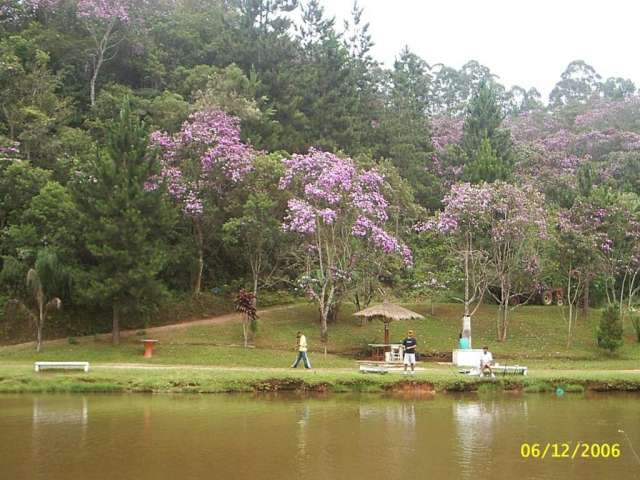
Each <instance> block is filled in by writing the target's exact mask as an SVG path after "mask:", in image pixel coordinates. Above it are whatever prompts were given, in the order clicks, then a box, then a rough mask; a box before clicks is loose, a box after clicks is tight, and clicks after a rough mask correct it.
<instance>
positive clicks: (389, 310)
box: [354, 302, 424, 321]
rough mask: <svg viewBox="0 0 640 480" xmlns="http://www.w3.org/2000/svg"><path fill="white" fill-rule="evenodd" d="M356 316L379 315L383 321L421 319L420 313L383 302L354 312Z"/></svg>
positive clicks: (372, 316)
mask: <svg viewBox="0 0 640 480" xmlns="http://www.w3.org/2000/svg"><path fill="white" fill-rule="evenodd" d="M354 315H355V316H356V317H365V318H375V317H380V318H382V319H384V320H385V321H390V320H412V319H422V318H424V317H423V316H422V315H420V314H419V313H416V312H412V311H411V310H408V309H406V308H404V307H401V306H400V305H396V304H395V303H389V302H384V303H381V304H379V305H374V306H373V307H369V308H365V309H364V310H360V311H359V312H356V313H354Z"/></svg>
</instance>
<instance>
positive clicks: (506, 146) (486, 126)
mask: <svg viewBox="0 0 640 480" xmlns="http://www.w3.org/2000/svg"><path fill="white" fill-rule="evenodd" d="M502 120H503V113H502V110H501V107H500V104H499V102H498V96H497V95H496V92H495V91H494V89H493V88H492V87H491V86H490V85H488V84H487V83H486V82H484V81H483V82H481V83H480V85H479V87H478V90H477V92H476V94H475V95H474V96H473V98H472V99H471V102H470V104H469V109H468V112H467V116H466V118H465V122H464V135H463V138H462V147H463V150H464V152H465V154H466V160H467V161H466V167H465V177H466V178H467V180H469V181H472V182H476V183H479V182H482V181H487V182H493V181H495V180H506V179H507V178H508V177H509V175H510V174H511V171H512V169H513V157H512V152H511V135H510V133H509V131H508V130H505V129H502V128H501V125H502Z"/></svg>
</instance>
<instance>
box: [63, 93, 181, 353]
mask: <svg viewBox="0 0 640 480" xmlns="http://www.w3.org/2000/svg"><path fill="white" fill-rule="evenodd" d="M146 148H147V130H146V128H145V125H144V124H143V123H142V122H141V121H140V120H139V119H138V118H137V117H135V116H134V115H133V114H132V113H131V110H130V107H129V104H128V101H127V102H125V104H124V105H123V107H122V109H121V111H120V115H119V117H118V118H117V119H116V120H115V121H114V122H112V124H111V125H110V129H109V135H108V141H107V145H106V146H105V148H104V149H103V151H102V152H101V153H100V154H99V155H97V156H96V159H95V160H94V161H93V162H91V163H90V164H89V165H87V166H86V168H85V171H84V172H83V175H82V179H81V180H79V181H78V182H77V184H76V189H75V190H76V191H75V193H76V196H77V201H78V203H79V205H81V206H82V211H83V216H82V223H83V225H84V227H85V228H84V238H83V243H84V245H85V248H86V250H87V253H88V255H89V257H90V261H89V262H88V263H89V265H90V266H89V268H88V269H87V270H86V272H87V273H86V274H87V278H86V282H84V287H81V288H82V293H83V294H84V296H86V297H88V298H89V299H90V300H92V301H93V302H95V303H98V304H101V305H104V306H105V307H107V306H108V307H110V308H111V310H112V315H113V317H112V320H113V330H112V332H113V343H114V345H117V344H118V343H119V341H120V320H121V317H122V316H123V314H125V315H126V314H127V313H132V312H135V311H137V310H138V309H139V307H140V305H141V303H142V302H143V301H144V300H145V299H149V298H153V299H154V300H157V299H158V298H160V297H161V294H162V291H163V286H162V284H161V282H160V281H159V280H158V273H159V272H160V270H161V269H162V267H163V265H164V262H165V252H164V248H163V243H162V233H163V232H164V231H165V230H166V227H167V226H168V225H167V224H168V218H169V217H168V215H167V211H168V210H167V209H166V208H165V205H166V204H165V203H164V201H163V200H162V197H161V193H160V192H158V191H157V192H149V191H147V190H146V189H145V183H146V182H147V181H148V180H149V178H150V176H151V175H152V174H153V167H154V166H153V164H152V163H151V161H150V160H149V159H148V158H147V157H146V155H145V152H146Z"/></svg>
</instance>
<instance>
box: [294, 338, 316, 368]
mask: <svg viewBox="0 0 640 480" xmlns="http://www.w3.org/2000/svg"><path fill="white" fill-rule="evenodd" d="M296 339H297V341H296V349H297V350H298V357H297V358H296V361H295V362H293V365H291V368H298V364H299V363H300V361H301V360H302V362H303V363H304V368H311V362H310V361H309V357H308V356H307V337H305V336H304V334H303V333H302V332H298V334H297V335H296Z"/></svg>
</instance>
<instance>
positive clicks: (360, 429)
mask: <svg viewBox="0 0 640 480" xmlns="http://www.w3.org/2000/svg"><path fill="white" fill-rule="evenodd" d="M619 430H624V431H625V432H626V434H627V435H628V437H629V439H628V440H627V438H626V437H625V436H624V435H623V434H622V433H619ZM578 441H579V442H589V443H592V442H596V443H598V444H602V443H608V444H614V443H619V444H620V445H621V447H620V457H619V458H617V459H614V458H607V459H603V458H598V459H593V458H591V459H583V458H579V459H578V458H577V459H575V460H571V459H567V458H556V459H553V458H545V459H544V460H542V459H523V458H521V444H522V443H523V442H528V443H530V444H531V443H536V442H537V443H541V444H545V443H547V442H570V443H571V444H572V445H574V444H575V442H578ZM629 443H631V444H632V445H633V446H634V447H635V449H636V451H639V453H640V397H639V396H632V395H622V394H618V395H593V396H592V395H589V396H582V395H578V396H576V395H565V396H564V397H563V398H556V397H554V396H552V395H525V396H511V395H506V394H504V395H503V394H501V395H496V396H488V397H485V396H476V395H473V394H469V395H464V396H453V395H444V394H441V395H435V396H433V397H428V396H427V397H424V396H422V397H406V396H405V397H386V396H380V395H329V396H327V397H324V398H323V397H312V398H309V397H302V396H295V395H279V396H244V395H202V396H190V395H87V396H82V395H36V396H29V395H19V396H18V395H16V396H13V395H11V396H0V478H1V479H6V480H20V479H29V480H34V479H47V480H62V479H64V480H69V479H72V480H75V479H78V480H80V479H82V480H85V479H86V480H91V479H114V480H121V479H140V480H147V479H225V480H245V479H247V480H248V479H251V480H261V479H278V480H282V479H298V478H300V479H310V480H314V479H318V480H329V479H350V480H357V479H395V478H402V479H412V480H416V479H426V478H429V479H457V478H461V479H474V480H484V479H495V480H500V479H514V478H517V479H550V478H554V479H555V478H557V479H566V478H579V479H616V480H620V479H627V478H640V463H639V461H638V460H637V459H636V458H635V457H634V455H633V453H632V450H631V448H630V446H629ZM549 455H550V454H549Z"/></svg>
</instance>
